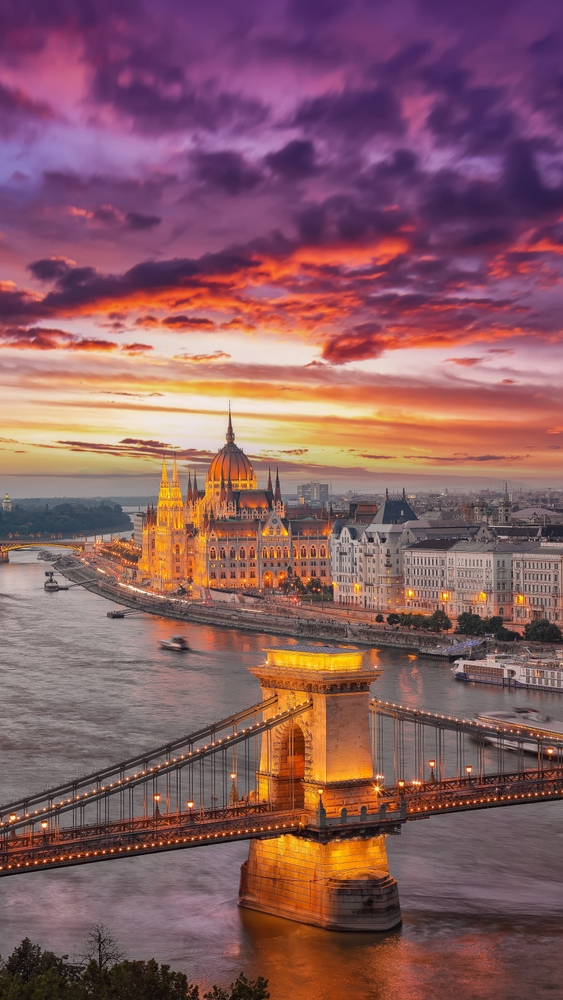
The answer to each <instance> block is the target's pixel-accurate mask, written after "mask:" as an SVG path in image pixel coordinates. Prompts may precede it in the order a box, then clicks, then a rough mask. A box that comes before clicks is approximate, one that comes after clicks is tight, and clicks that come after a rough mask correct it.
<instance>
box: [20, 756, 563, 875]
mask: <svg viewBox="0 0 563 1000" xmlns="http://www.w3.org/2000/svg"><path fill="white" fill-rule="evenodd" d="M562 799H563V767H551V768H548V769H526V770H524V771H513V772H507V773H503V774H489V775H486V776H484V777H482V778H480V779H479V780H477V779H473V778H471V777H466V778H459V779H446V780H443V781H428V782H420V781H412V782H410V783H408V784H407V783H405V782H402V784H399V785H397V786H395V787H389V788H387V787H383V788H379V790H378V800H379V810H378V812H377V813H373V814H368V813H367V811H366V809H365V807H364V808H363V809H362V810H361V811H360V813H359V814H355V815H354V814H348V813H347V811H346V809H345V808H344V809H343V810H342V812H341V814H340V815H339V816H330V817H327V815H326V813H325V811H324V809H323V807H322V805H321V806H320V807H319V809H318V810H317V813H316V815H315V816H314V817H312V816H310V815H307V814H305V813H303V812H302V811H300V810H296V809H294V810H290V811H276V810H274V809H271V808H270V806H269V804H268V803H266V802H265V803H259V804H256V805H252V804H248V803H246V802H245V803H241V804H237V805H233V806H231V807H229V808H227V809H209V810H203V809H202V810H201V811H200V812H199V814H194V811H193V810H188V811H187V812H181V813H180V812H175V813H168V814H162V813H160V812H159V811H158V807H157V809H156V810H155V812H154V813H153V815H152V816H150V817H147V816H138V817H135V818H134V819H132V820H125V821H117V822H110V823H105V824H92V825H90V826H81V827H58V826H55V828H54V829H51V830H45V832H43V833H35V832H33V831H31V832H23V833H17V832H16V830H14V829H11V828H10V827H9V826H8V827H5V830H4V833H3V836H2V840H1V844H0V878H3V877H6V876H10V875H18V874H23V873H25V872H30V871H44V870H46V869H48V868H66V867H69V866H73V865H80V864H92V863H94V862H97V861H109V860H116V859H118V858H123V857H133V856H135V855H139V854H156V853H160V852H163V851H174V850H181V849H185V848H189V847H204V846H208V845H213V844H220V843H229V842H232V841H237V840H252V839H266V838H271V837H280V836H282V835H283V834H289V833H291V834H294V835H297V836H299V835H300V834H301V835H303V836H306V837H307V838H308V839H315V840H318V841H321V842H325V843H326V842H328V841H330V840H331V839H335V838H336V839H339V840H342V839H345V838H357V837H361V838H366V837H374V836H379V835H380V834H387V835H389V834H397V833H399V832H400V829H401V826H402V825H403V824H404V823H406V822H408V821H409V820H420V819H428V818H430V817H431V816H443V815H451V814H452V813H454V812H467V811H472V810H476V809H487V808H497V807H499V806H510V805H523V804H524V803H538V802H549V801H561V800H562Z"/></svg>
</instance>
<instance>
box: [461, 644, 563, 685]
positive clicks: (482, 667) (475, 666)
mask: <svg viewBox="0 0 563 1000" xmlns="http://www.w3.org/2000/svg"><path fill="white" fill-rule="evenodd" d="M451 669H452V673H453V675H454V677H455V678H456V680H458V681H473V682H474V683H476V684H496V685H497V686H500V687H507V688H527V689H529V690H531V691H559V692H562V693H563V649H556V650H554V651H553V653H549V654H539V653H532V652H531V650H529V649H527V648H526V649H523V650H522V651H521V652H520V651H519V652H518V653H488V654H487V655H486V656H485V657H484V658H483V659H478V660H477V659H476V660H471V659H463V658H462V659H459V660H456V661H455V663H454V665H453V667H452V668H451Z"/></svg>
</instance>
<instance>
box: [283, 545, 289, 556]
mask: <svg viewBox="0 0 563 1000" xmlns="http://www.w3.org/2000/svg"><path fill="white" fill-rule="evenodd" d="M283 557H284V559H289V549H288V547H287V545H286V546H285V547H284V550H283Z"/></svg>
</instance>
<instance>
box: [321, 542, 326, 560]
mask: <svg viewBox="0 0 563 1000" xmlns="http://www.w3.org/2000/svg"><path fill="white" fill-rule="evenodd" d="M321 559H326V547H325V546H324V545H321Z"/></svg>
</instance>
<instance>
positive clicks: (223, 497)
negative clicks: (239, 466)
mask: <svg viewBox="0 0 563 1000" xmlns="http://www.w3.org/2000/svg"><path fill="white" fill-rule="evenodd" d="M226 499H227V490H226V487H225V480H224V478H223V476H221V491H220V493H219V503H225V500H226Z"/></svg>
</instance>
